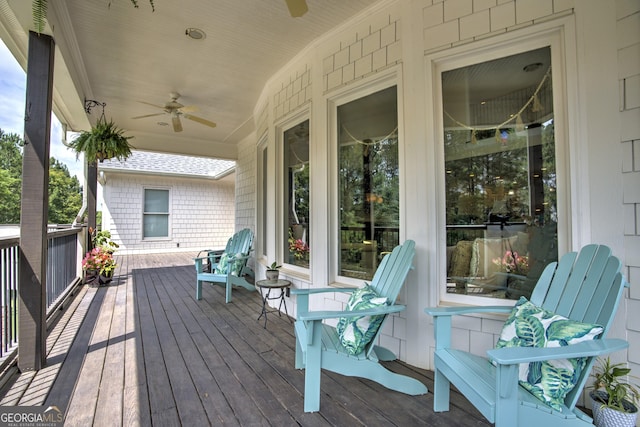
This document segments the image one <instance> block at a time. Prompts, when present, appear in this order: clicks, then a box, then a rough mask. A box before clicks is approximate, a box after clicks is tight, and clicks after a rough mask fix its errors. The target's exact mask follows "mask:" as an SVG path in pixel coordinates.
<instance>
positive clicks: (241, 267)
mask: <svg viewBox="0 0 640 427" xmlns="http://www.w3.org/2000/svg"><path fill="white" fill-rule="evenodd" d="M252 243H253V232H252V231H251V230H250V229H248V228H245V229H243V230H240V231H238V232H237V233H236V234H234V235H233V236H232V237H231V238H230V239H229V241H228V242H227V246H226V248H225V249H224V251H210V250H204V251H201V253H202V252H206V253H207V256H204V257H197V258H194V261H195V266H196V299H197V300H200V299H202V282H211V283H214V284H217V285H222V286H225V287H226V302H231V290H232V288H233V287H234V286H241V287H243V288H245V289H248V290H250V291H255V289H256V288H255V286H254V284H253V283H250V282H248V281H247V280H246V279H245V276H246V275H248V276H250V277H254V278H255V274H254V272H253V270H251V268H249V267H248V266H247V261H248V260H249V258H250V256H251V255H250V254H251V244H252ZM225 253H226V254H233V255H234V257H233V260H232V261H231V263H230V264H234V267H235V269H236V273H237V274H234V273H231V272H230V273H228V274H221V273H216V267H218V265H219V262H220V260H221V259H222V257H223V255H224V254H225ZM229 271H231V265H230V266H229Z"/></svg>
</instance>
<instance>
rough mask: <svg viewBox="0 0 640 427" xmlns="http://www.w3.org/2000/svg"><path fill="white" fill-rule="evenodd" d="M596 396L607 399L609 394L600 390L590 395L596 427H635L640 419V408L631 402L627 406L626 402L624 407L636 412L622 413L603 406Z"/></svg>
mask: <svg viewBox="0 0 640 427" xmlns="http://www.w3.org/2000/svg"><path fill="white" fill-rule="evenodd" d="M594 396H603V398H606V396H607V394H606V393H605V392H603V391H600V390H596V391H592V392H590V393H589V397H590V398H591V404H592V411H593V423H594V424H595V425H596V427H635V425H636V419H637V418H638V408H637V407H636V406H635V405H633V404H632V403H630V402H628V403H629V405H627V404H626V402H625V404H624V407H625V408H628V409H631V410H633V411H634V412H620V411H616V410H615V409H611V408H607V407H605V406H603V405H602V403H601V402H600V401H598V400H596V399H595V398H594Z"/></svg>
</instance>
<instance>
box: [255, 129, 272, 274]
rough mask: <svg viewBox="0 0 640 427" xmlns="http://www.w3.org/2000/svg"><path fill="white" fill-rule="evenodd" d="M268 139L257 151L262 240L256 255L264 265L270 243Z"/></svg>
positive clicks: (259, 225)
mask: <svg viewBox="0 0 640 427" xmlns="http://www.w3.org/2000/svg"><path fill="white" fill-rule="evenodd" d="M268 148H269V147H268V138H267V134H266V133H265V134H264V135H263V136H262V137H261V138H260V139H259V140H258V144H257V150H256V157H257V158H256V165H257V179H256V187H257V189H256V190H257V191H256V195H257V200H256V209H257V212H256V214H257V215H256V222H257V224H256V225H257V233H258V236H261V238H259V239H256V254H257V257H258V259H259V260H263V261H264V263H265V264H266V263H267V248H268V244H267V243H268V241H269V238H268V236H269V232H268V228H267V226H266V224H267V215H268V212H269V207H268V204H267V200H268V196H267V194H268V189H269V183H268V180H267V179H265V178H266V177H267V176H268V173H269V172H268V171H269V168H268V165H269V150H268Z"/></svg>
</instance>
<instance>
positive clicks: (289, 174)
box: [283, 120, 310, 268]
mask: <svg viewBox="0 0 640 427" xmlns="http://www.w3.org/2000/svg"><path fill="white" fill-rule="evenodd" d="M283 146H284V150H283V151H284V154H283V155H284V159H283V164H284V187H285V188H284V194H285V195H286V200H285V203H286V205H285V207H284V212H286V213H285V215H284V220H285V226H284V229H285V230H286V233H287V235H286V236H285V239H284V242H285V247H284V252H283V253H284V254H285V262H288V263H289V264H292V265H297V266H300V267H304V268H308V267H309V242H310V235H309V230H310V228H309V120H305V121H304V122H302V123H300V124H298V125H296V126H294V127H292V128H290V129H288V130H286V131H285V132H284V140H283Z"/></svg>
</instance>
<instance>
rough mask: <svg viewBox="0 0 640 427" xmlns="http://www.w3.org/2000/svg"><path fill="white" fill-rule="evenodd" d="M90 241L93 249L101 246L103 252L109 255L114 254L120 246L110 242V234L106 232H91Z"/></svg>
mask: <svg viewBox="0 0 640 427" xmlns="http://www.w3.org/2000/svg"><path fill="white" fill-rule="evenodd" d="M89 230H91V229H89ZM91 241H92V243H93V247H94V248H96V247H98V246H101V247H102V248H103V249H104V250H105V251H107V252H111V253H114V252H115V250H116V249H118V248H119V247H120V245H118V244H117V243H116V242H114V241H113V240H111V233H110V232H109V231H108V230H100V231H97V230H93V231H92V232H91Z"/></svg>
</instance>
